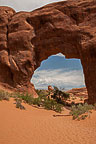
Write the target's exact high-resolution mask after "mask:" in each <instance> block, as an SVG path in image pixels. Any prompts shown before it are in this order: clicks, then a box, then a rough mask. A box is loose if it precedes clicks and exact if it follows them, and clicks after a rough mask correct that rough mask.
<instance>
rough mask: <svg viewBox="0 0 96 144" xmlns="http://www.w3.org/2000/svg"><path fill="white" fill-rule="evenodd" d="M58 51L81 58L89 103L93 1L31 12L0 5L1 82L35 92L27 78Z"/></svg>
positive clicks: (95, 39)
mask: <svg viewBox="0 0 96 144" xmlns="http://www.w3.org/2000/svg"><path fill="white" fill-rule="evenodd" d="M59 52H61V53H62V54H64V55H65V56H66V58H78V59H81V63H82V66H83V71H84V75H85V83H86V87H87V90H88V97H89V98H88V102H89V103H95V102H96V1H95V0H74V1H73V0H68V1H62V2H57V3H53V4H49V5H46V6H44V7H42V8H39V9H37V10H34V11H32V12H18V13H16V12H15V11H14V10H13V9H11V8H9V7H0V84H1V85H2V86H4V87H8V88H12V89H14V90H18V91H28V92H31V93H33V95H35V91H34V86H33V85H32V84H31V83H30V79H31V77H32V75H33V73H34V70H35V69H37V68H38V67H39V66H40V63H41V62H42V61H43V60H45V59H47V58H48V57H49V56H50V55H52V54H57V53H59Z"/></svg>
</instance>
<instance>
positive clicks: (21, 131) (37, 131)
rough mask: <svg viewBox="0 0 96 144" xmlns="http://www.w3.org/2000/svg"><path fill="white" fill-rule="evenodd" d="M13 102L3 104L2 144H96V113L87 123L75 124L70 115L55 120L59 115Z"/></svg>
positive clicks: (0, 119) (0, 121)
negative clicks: (18, 107) (17, 105)
mask: <svg viewBox="0 0 96 144" xmlns="http://www.w3.org/2000/svg"><path fill="white" fill-rule="evenodd" d="M13 103H14V101H13V99H11V100H10V101H9V102H7V101H2V102H0V144H95V143H96V112H93V113H92V115H91V117H90V118H88V119H86V120H82V121H74V120H72V117H70V116H66V117H65V116H62V117H53V115H54V114H58V113H56V112H53V111H47V110H44V109H37V108H34V107H31V106H29V105H27V104H24V106H25V107H26V110H19V109H16V108H15V104H13ZM63 114H68V111H67V110H65V111H64V112H63Z"/></svg>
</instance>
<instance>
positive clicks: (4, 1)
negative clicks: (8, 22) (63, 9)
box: [0, 0, 62, 11]
mask: <svg viewBox="0 0 96 144" xmlns="http://www.w3.org/2000/svg"><path fill="white" fill-rule="evenodd" d="M59 1H62V0H0V5H1V6H9V7H12V8H13V9H15V10H16V11H20V10H25V11H32V10H34V9H36V8H39V7H41V6H44V5H46V4H49V3H52V2H59Z"/></svg>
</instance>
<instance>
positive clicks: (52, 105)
mask: <svg viewBox="0 0 96 144" xmlns="http://www.w3.org/2000/svg"><path fill="white" fill-rule="evenodd" d="M40 93H41V92H40ZM15 98H17V99H18V98H19V99H22V100H24V101H25V102H26V103H28V104H30V105H37V106H38V107H40V106H41V107H44V108H45V109H48V110H54V111H56V112H61V111H62V105H61V104H59V103H57V102H56V100H53V99H50V98H47V97H45V95H44V96H43V94H42V95H41V94H40V96H39V97H38V98H33V97H32V96H31V95H28V94H20V93H18V94H15ZM19 105H20V103H19V102H18V104H17V107H19Z"/></svg>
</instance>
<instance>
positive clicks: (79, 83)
mask: <svg viewBox="0 0 96 144" xmlns="http://www.w3.org/2000/svg"><path fill="white" fill-rule="evenodd" d="M31 81H32V82H33V83H34V85H35V88H38V89H47V87H48V85H52V86H57V87H59V88H61V89H62V88H64V89H65V90H68V89H71V88H78V87H84V86H85V84H84V76H83V70H82V65H81V62H80V60H79V59H65V57H64V55H62V54H60V53H59V54H57V55H53V56H50V57H49V58H48V59H47V60H45V61H43V62H42V63H41V66H40V67H39V68H38V69H37V70H36V71H35V72H34V75H33V77H32V80H31Z"/></svg>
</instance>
